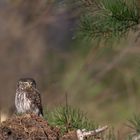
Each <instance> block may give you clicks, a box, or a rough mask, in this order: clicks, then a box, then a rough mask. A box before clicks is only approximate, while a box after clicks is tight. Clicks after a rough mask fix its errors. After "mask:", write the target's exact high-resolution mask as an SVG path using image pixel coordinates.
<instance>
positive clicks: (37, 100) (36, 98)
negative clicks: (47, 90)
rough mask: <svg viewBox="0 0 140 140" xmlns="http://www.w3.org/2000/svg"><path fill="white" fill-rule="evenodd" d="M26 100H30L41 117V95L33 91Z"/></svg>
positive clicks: (35, 90)
mask: <svg viewBox="0 0 140 140" xmlns="http://www.w3.org/2000/svg"><path fill="white" fill-rule="evenodd" d="M28 98H30V100H31V102H32V105H33V106H34V107H35V108H36V107H37V108H38V109H39V111H40V112H39V113H40V114H41V115H42V116H43V108H42V103H41V95H40V93H39V91H38V90H37V89H34V90H33V91H32V92H31V93H30V94H28Z"/></svg>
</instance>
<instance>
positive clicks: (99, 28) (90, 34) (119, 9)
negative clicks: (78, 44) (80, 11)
mask: <svg viewBox="0 0 140 140" xmlns="http://www.w3.org/2000/svg"><path fill="white" fill-rule="evenodd" d="M91 6H92V5H91ZM96 6H97V7H98V9H97V10H96V11H94V10H89V11H88V12H87V13H86V14H84V15H83V16H82V18H81V22H80V36H81V35H82V36H84V37H87V38H97V37H105V38H113V37H120V36H121V35H124V34H126V33H127V31H128V30H130V29H132V28H134V27H135V25H137V24H138V23H139V12H138V8H137V6H136V2H135V0H132V1H131V2H130V1H126V0H100V1H98V2H97V5H96ZM90 9H92V7H91V8H90Z"/></svg>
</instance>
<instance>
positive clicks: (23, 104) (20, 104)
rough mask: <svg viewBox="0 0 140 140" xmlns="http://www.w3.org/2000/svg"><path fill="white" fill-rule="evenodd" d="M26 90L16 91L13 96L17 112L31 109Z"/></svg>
mask: <svg viewBox="0 0 140 140" xmlns="http://www.w3.org/2000/svg"><path fill="white" fill-rule="evenodd" d="M26 94H28V93H26V92H22V93H17V94H16V98H15V105H16V108H17V112H18V113H26V112H27V111H29V110H30V109H31V101H30V100H29V99H28V98H27V96H26Z"/></svg>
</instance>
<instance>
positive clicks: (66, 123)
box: [46, 106, 97, 133]
mask: <svg viewBox="0 0 140 140" xmlns="http://www.w3.org/2000/svg"><path fill="white" fill-rule="evenodd" d="M46 118H47V120H48V122H49V123H50V124H51V125H53V126H58V127H59V128H60V129H61V131H62V133H64V132H68V131H70V130H75V129H86V130H93V129H95V127H97V125H95V124H94V123H93V122H90V121H89V120H88V119H87V117H86V116H85V114H84V113H83V112H82V111H80V110H79V109H75V108H73V107H71V106H60V107H58V108H56V109H54V111H51V112H48V113H47V116H46Z"/></svg>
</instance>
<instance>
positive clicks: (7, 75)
mask: <svg viewBox="0 0 140 140" xmlns="http://www.w3.org/2000/svg"><path fill="white" fill-rule="evenodd" d="M139 6H140V1H139V0H137V1H134V0H99V1H95V0H0V79H1V80H0V107H1V109H2V110H6V111H8V112H9V111H10V110H11V107H12V106H14V96H15V89H16V82H17V80H18V79H19V78H21V77H33V78H34V79H35V80H36V81H37V84H38V89H39V90H40V92H41V93H42V100H43V106H44V108H46V107H47V108H49V109H51V108H54V107H56V106H58V105H63V104H65V94H67V95H68V103H69V104H70V105H72V106H74V107H77V108H80V109H81V110H83V111H85V112H87V115H88V117H89V118H90V119H92V120H95V121H97V122H99V123H104V124H107V123H109V124H110V123H111V124H115V125H117V126H118V127H121V123H122V122H126V120H127V119H129V118H130V117H132V115H133V114H134V113H139V112H140V111H139V106H140V102H139V98H140V39H139V36H140V30H139V18H140V17H139Z"/></svg>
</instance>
